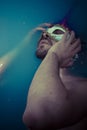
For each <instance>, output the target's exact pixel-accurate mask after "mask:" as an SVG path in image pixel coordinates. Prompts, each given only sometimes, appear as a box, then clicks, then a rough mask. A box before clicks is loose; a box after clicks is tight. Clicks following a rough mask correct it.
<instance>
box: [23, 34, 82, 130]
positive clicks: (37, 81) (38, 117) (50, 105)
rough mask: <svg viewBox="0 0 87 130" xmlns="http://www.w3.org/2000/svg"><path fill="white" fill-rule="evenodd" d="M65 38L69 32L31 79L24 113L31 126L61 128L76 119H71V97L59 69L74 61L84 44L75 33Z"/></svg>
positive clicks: (24, 118)
mask: <svg viewBox="0 0 87 130" xmlns="http://www.w3.org/2000/svg"><path fill="white" fill-rule="evenodd" d="M66 37H67V33H66V34H65V35H64V37H63V39H62V40H61V41H60V43H56V44H55V45H54V46H53V47H52V48H51V49H50V50H49V52H48V54H47V56H46V57H45V59H44V60H43V62H42V63H41V65H40V66H39V68H38V70H37V72H36V74H35V76H34V78H33V80H32V83H31V86H30V90H29V94H28V100H27V106H26V110H25V113H24V116H23V120H24V123H25V124H26V125H27V126H28V127H30V128H32V129H39V130H40V129H41V130H46V129H48V128H50V129H52V128H53V129H54V128H61V127H63V126H65V125H69V124H70V123H73V121H74V122H75V120H71V117H72V113H71V112H72V110H71V102H70V97H69V93H68V91H67V89H66V88H65V86H64V84H63V82H62V80H61V78H60V76H59V71H60V68H61V67H68V66H70V65H72V64H73V61H72V60H71V58H72V57H73V56H74V55H75V54H76V53H77V52H78V51H79V50H80V49H81V46H80V41H79V40H78V39H77V40H76V41H75V40H74V38H75V36H74V33H73V32H72V33H71V37H70V39H69V40H67V39H66ZM73 41H74V42H73ZM72 42H73V44H71V43H72Z"/></svg>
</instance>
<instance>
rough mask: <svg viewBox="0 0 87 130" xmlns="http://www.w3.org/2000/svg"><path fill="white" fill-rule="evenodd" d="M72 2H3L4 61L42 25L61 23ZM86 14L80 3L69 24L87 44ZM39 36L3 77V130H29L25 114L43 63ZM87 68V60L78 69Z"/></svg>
mask: <svg viewBox="0 0 87 130" xmlns="http://www.w3.org/2000/svg"><path fill="white" fill-rule="evenodd" d="M72 3H73V0H61V1H58V0H46V1H42V0H32V1H29V0H21V1H20V0H15V1H11V0H8V1H4V0H3V1H0V58H1V57H3V55H6V54H7V53H8V52H10V51H11V50H13V49H14V48H16V47H17V46H19V44H20V42H21V41H22V40H23V39H24V37H25V36H26V35H27V33H28V32H29V31H30V30H31V29H32V28H34V27H36V26H37V25H38V24H40V23H43V22H52V23H53V22H58V21H60V20H61V19H62V18H63V17H64V16H65V15H66V13H67V11H68V10H69V9H70V8H71V6H72ZM85 11H87V8H86V4H84V2H79V3H78V4H77V7H75V9H74V10H73V12H72V15H71V17H70V19H69V21H68V25H69V26H70V27H71V28H72V29H74V30H75V31H76V32H77V34H78V36H80V37H81V38H82V39H84V40H85V41H87V31H86V26H87V25H86V23H87V18H86V14H85ZM39 36H40V33H39V32H38V33H37V34H36V35H34V36H33V38H32V40H31V42H29V44H28V45H27V46H26V47H25V48H24V49H22V50H21V51H20V53H18V55H16V57H14V58H13V60H12V61H11V62H10V63H9V64H8V66H7V68H6V70H5V71H4V72H3V73H2V74H1V75H0V130H26V127H25V126H24V124H23V122H22V115H23V112H24V108H25V105H26V98H27V93H28V89H29V85H30V83H31V80H32V78H33V75H34V73H35V71H36V70H37V68H38V66H39V64H40V62H41V61H40V60H39V59H37V58H36V57H35V49H36V44H37V41H38V38H39ZM8 59H9V58H8ZM80 61H81V60H80ZM80 61H79V62H80ZM86 65H87V62H86V61H85V65H84V67H83V65H82V66H81V65H80V67H82V68H83V69H82V68H81V69H78V71H79V70H82V73H83V75H86V74H87V70H86ZM75 67H77V63H76V66H75ZM80 67H79V68H80ZM80 73H81V71H80ZM82 73H81V74H82Z"/></svg>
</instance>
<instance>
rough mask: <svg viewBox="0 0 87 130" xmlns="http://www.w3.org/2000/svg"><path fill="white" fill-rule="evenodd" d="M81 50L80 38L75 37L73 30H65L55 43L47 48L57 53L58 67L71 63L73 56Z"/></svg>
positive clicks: (64, 66) (67, 65)
mask: <svg viewBox="0 0 87 130" xmlns="http://www.w3.org/2000/svg"><path fill="white" fill-rule="evenodd" d="M80 50H81V42H80V39H79V38H78V39H76V38H75V33H74V31H71V33H70V34H69V32H65V34H64V36H63V38H62V39H61V40H60V41H59V42H57V43H55V45H53V46H52V47H51V49H50V50H49V52H53V53H55V54H56V55H57V57H58V61H59V65H60V67H63V68H66V67H69V66H71V65H73V63H74V60H73V57H74V56H75V55H76V54H77V53H78V52H79V51H80Z"/></svg>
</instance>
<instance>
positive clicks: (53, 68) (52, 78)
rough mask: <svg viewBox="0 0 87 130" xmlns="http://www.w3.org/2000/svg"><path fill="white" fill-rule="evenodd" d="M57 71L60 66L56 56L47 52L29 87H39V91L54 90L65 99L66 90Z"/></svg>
mask: <svg viewBox="0 0 87 130" xmlns="http://www.w3.org/2000/svg"><path fill="white" fill-rule="evenodd" d="M59 71H60V66H59V62H58V58H57V56H56V55H55V54H54V53H51V52H48V54H47V56H46V57H45V59H44V60H43V61H42V63H41V65H40V66H39V68H38V70H37V72H36V74H35V76H34V79H33V81H32V84H31V87H34V86H35V87H37V86H39V89H40V88H44V87H46V89H47V90H48V89H51V88H52V89H56V90H58V91H57V94H58V95H59V96H63V97H66V96H67V90H66V88H65V86H64V84H63V82H62V80H61V78H60V76H59Z"/></svg>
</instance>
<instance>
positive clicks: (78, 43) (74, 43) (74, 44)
mask: <svg viewBox="0 0 87 130" xmlns="http://www.w3.org/2000/svg"><path fill="white" fill-rule="evenodd" d="M71 46H72V50H73V49H75V48H77V47H78V46H81V41H80V39H79V38H78V39H77V40H75V42H73V43H72V45H71Z"/></svg>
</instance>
